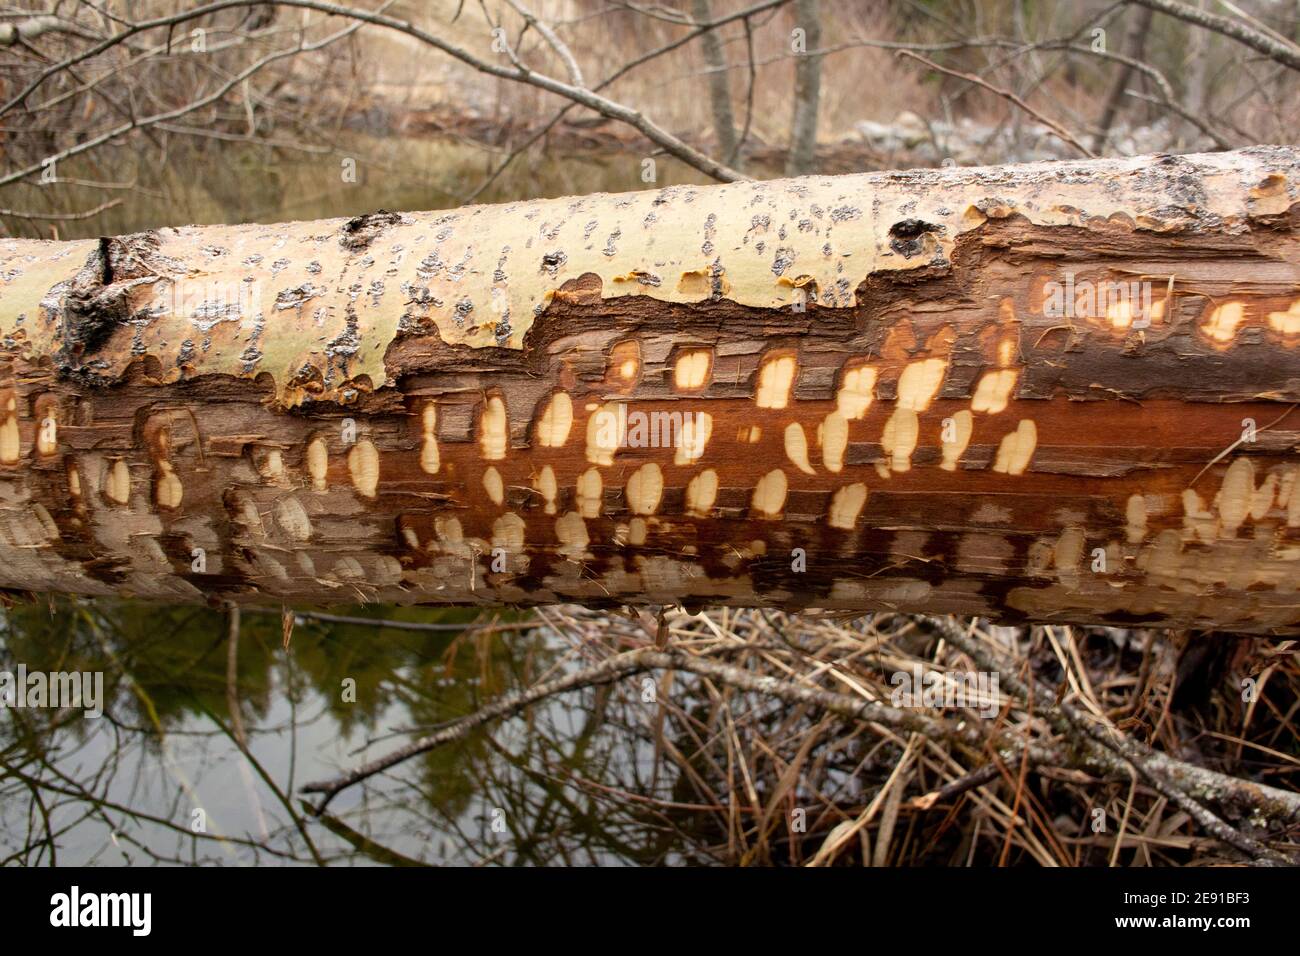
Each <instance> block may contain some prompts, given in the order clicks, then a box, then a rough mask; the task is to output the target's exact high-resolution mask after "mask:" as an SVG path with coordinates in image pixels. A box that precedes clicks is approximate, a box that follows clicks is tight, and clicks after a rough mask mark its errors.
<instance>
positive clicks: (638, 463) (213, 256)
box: [0, 147, 1300, 633]
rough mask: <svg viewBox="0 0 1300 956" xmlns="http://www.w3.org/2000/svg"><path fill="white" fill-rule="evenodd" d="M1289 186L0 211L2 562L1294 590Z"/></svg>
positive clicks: (153, 575) (335, 581)
mask: <svg viewBox="0 0 1300 956" xmlns="http://www.w3.org/2000/svg"><path fill="white" fill-rule="evenodd" d="M1297 226H1300V157H1298V156H1297V152H1296V151H1295V150H1293V149H1287V148H1265V147H1260V148H1256V149H1251V150H1245V151H1241V152H1237V153H1225V154H1214V155H1203V156H1191V157H1143V158H1139V159H1134V160H1122V161H1120V160H1106V161H1096V162H1078V163H1057V164H1045V165H1036V166H1021V167H998V168H988V169H948V170H922V171H914V172H908V173H883V174H870V175H861V176H847V177H809V178H805V179H798V180H787V181H780V182H770V183H738V184H729V185H724V186H713V187H679V188H672V189H667V190H663V191H659V192H647V193H636V194H627V195H619V196H591V197H583V198H574V199H559V200H551V201H544V202H534V203H515V204H510V205H506V206H499V207H472V208H468V209H462V210H458V211H454V212H434V213H402V214H388V213H383V214H376V215H373V216H369V217H362V218H361V219H357V220H350V221H344V220H328V221H323V222H313V223H291V224H282V225H269V226H264V225H246V226H222V227H202V228H198V227H188V228H182V229H165V230H161V231H159V232H157V233H150V234H143V235H136V236H128V237H120V238H116V239H104V240H100V241H88V242H67V243H48V242H35V241H25V240H3V241H0V335H3V347H4V366H3V368H4V377H3V380H0V586H3V587H6V588H8V589H10V590H13V591H37V592H38V591H66V592H74V593H83V594H99V595H110V594H131V595H135V596H140V597H146V598H151V599H156V600H181V601H201V600H208V601H217V600H236V601H266V600H268V599H272V600H274V599H280V600H285V601H290V602H303V603H307V602H314V603H354V602H357V601H361V600H376V601H388V602H397V603H407V602H472V603H537V602H549V601H562V600H578V601H585V602H589V603H611V604H612V603H624V602H627V603H677V602H681V603H687V604H695V603H704V602H713V601H719V602H727V603H735V604H755V603H763V604H778V605H782V606H811V607H827V608H845V609H859V608H860V609H868V608H873V607H887V608H898V609H904V610H925V611H929V612H939V613H944V612H954V613H964V614H980V615H989V616H994V617H1001V618H1006V619H1017V618H1025V617H1029V618H1034V619H1040V620H1047V621H1103V622H1114V623H1123V624H1130V623H1135V622H1151V623H1157V624H1170V625H1214V626H1221V627H1236V628H1240V629H1243V630H1249V631H1257V632H1270V631H1272V632H1279V633H1281V632H1295V631H1297V630H1300V592H1298V591H1297V586H1298V585H1300V573H1298V572H1300V457H1298V456H1297V445H1298V444H1300V409H1296V408H1294V406H1295V405H1296V403H1300V239H1298V233H1297ZM1067 276H1072V277H1073V278H1072V280H1071V281H1073V282H1075V283H1076V286H1078V284H1081V283H1084V282H1091V283H1100V282H1104V281H1109V282H1121V281H1122V282H1125V283H1127V282H1130V281H1135V282H1139V283H1142V282H1145V283H1147V286H1145V287H1144V288H1147V289H1150V290H1154V295H1153V314H1152V315H1151V317H1150V318H1151V322H1150V325H1149V326H1147V327H1139V326H1140V325H1141V323H1140V322H1135V321H1134V316H1133V315H1131V314H1130V313H1129V312H1128V311H1126V310H1125V309H1123V308H1113V307H1112V308H1111V309H1109V310H1108V311H1098V310H1093V312H1092V313H1089V312H1088V311H1087V310H1086V309H1083V310H1081V311H1080V312H1079V313H1077V314H1074V315H1069V316H1066V317H1060V316H1057V315H1053V314H1050V313H1051V310H1050V308H1046V307H1045V306H1048V305H1050V304H1051V302H1052V300H1051V297H1050V294H1051V290H1052V289H1053V286H1052V285H1051V284H1052V283H1065V282H1066V281H1067ZM801 303H805V304H802V305H801ZM602 412H605V413H608V414H609V416H611V419H610V420H612V421H614V422H618V421H621V420H623V419H622V416H626V420H627V421H628V423H629V425H631V426H632V427H633V428H634V429H635V428H636V426H637V423H638V421H639V420H640V419H639V416H641V415H642V414H645V413H660V414H661V418H663V421H660V422H658V423H657V424H661V425H662V424H663V423H664V421H667V422H668V423H669V429H670V434H669V439H670V440H669V442H668V444H669V446H670V447H662V446H651V447H612V446H607V443H606V442H605V441H604V440H603V439H602V436H601V434H600V431H601V430H600V428H599V427H598V426H599V424H600V422H601V421H602V420H603V419H601V418H600V416H601V413H602ZM665 416H666V417H665ZM674 416H675V417H674ZM686 416H689V417H690V420H691V422H692V424H693V428H694V430H692V431H688V432H687V433H686V434H685V435H684V436H683V435H677V436H676V438H677V439H678V440H676V441H673V440H672V438H673V435H672V434H671V429H672V426H673V424H674V423H676V424H680V423H681V422H682V421H683V420H684V417H686ZM1247 419H1249V420H1253V422H1254V424H1255V429H1254V434H1253V436H1252V437H1253V439H1254V440H1249V441H1243V440H1242V437H1243V433H1249V432H1250V429H1249V427H1248V425H1243V422H1244V421H1245V420H1247ZM631 437H633V438H635V437H637V435H636V433H635V432H634V434H633V435H632V436H631ZM494 549H499V551H498V553H497V554H496V555H495V556H494V553H493V552H494ZM1099 555H1100V556H1101V557H1099ZM200 558H201V560H199V559H200ZM1094 568H1096V570H1094Z"/></svg>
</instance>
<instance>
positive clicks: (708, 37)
mask: <svg viewBox="0 0 1300 956" xmlns="http://www.w3.org/2000/svg"><path fill="white" fill-rule="evenodd" d="M691 15H692V17H693V18H694V19H695V22H696V23H697V24H703V23H712V22H713V11H712V9H711V4H710V0H692V4H691ZM700 45H701V47H702V49H703V52H704V63H705V66H707V67H708V71H709V74H708V75H709V106H710V107H711V109H712V110H713V134H714V135H715V136H716V137H717V139H718V155H719V156H721V157H723V161H724V162H726V163H728V164H729V165H733V166H734V165H736V163H737V160H738V159H739V157H738V156H737V152H738V150H739V149H740V141H739V140H738V139H737V138H736V119H735V115H734V113H733V111H732V109H731V78H730V77H729V76H728V74H727V55H726V53H725V52H724V51H723V49H722V40H721V38H720V37H719V36H718V31H716V30H709V31H708V32H707V33H705V34H704V36H702V37H701V38H700Z"/></svg>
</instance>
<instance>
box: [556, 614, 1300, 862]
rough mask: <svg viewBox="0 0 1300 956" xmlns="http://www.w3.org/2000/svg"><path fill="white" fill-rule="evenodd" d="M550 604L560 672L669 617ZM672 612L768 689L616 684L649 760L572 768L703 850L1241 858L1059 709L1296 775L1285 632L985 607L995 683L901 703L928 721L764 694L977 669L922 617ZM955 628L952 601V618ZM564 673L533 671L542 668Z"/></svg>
mask: <svg viewBox="0 0 1300 956" xmlns="http://www.w3.org/2000/svg"><path fill="white" fill-rule="evenodd" d="M539 616H540V618H541V620H542V621H544V622H546V624H547V625H548V626H549V627H551V628H553V629H554V630H555V631H556V632H558V633H560V634H562V635H564V636H565V637H566V638H567V639H568V640H569V641H570V642H571V645H572V647H573V654H572V655H571V659H570V660H569V661H568V662H567V664H566V665H565V667H566V668H567V667H578V666H579V665H582V666H587V667H590V666H593V665H595V666H597V667H598V666H599V665H600V662H601V661H609V660H611V659H613V657H614V656H615V655H618V654H627V653H628V652H629V650H634V649H635V648H638V647H647V646H650V645H652V644H653V642H654V638H655V636H656V635H655V633H654V632H656V630H657V628H656V627H655V625H654V623H653V621H649V620H648V619H647V618H646V616H645V615H642V616H641V618H639V619H638V618H633V617H631V616H626V617H625V616H620V615H616V614H614V615H611V614H604V613H599V612H593V611H589V610H585V609H582V608H573V607H566V608H562V609H553V610H543V611H540V612H539ZM663 624H664V626H666V628H667V637H668V640H669V643H670V646H671V647H673V648H674V649H676V650H677V651H679V652H681V653H684V654H686V655H689V658H690V660H691V661H692V663H694V662H697V661H703V662H711V663H712V664H714V665H720V666H726V667H730V668H735V669H738V670H739V671H742V672H744V673H747V674H749V675H751V676H753V677H755V678H757V679H759V682H758V685H757V686H758V689H754V688H753V687H750V688H748V689H746V688H745V687H742V686H737V685H736V684H734V683H732V682H730V681H729V680H727V679H725V677H724V679H717V678H715V677H714V676H708V675H701V674H699V673H692V672H690V671H689V670H686V669H681V670H674V671H671V672H663V671H659V672H657V675H658V676H656V677H655V678H654V681H655V683H654V687H655V689H656V692H655V693H654V695H653V696H654V698H655V699H654V701H653V706H649V707H640V708H638V707H637V706H636V699H637V695H638V694H639V695H640V699H641V701H642V703H644V702H645V697H646V685H644V684H643V683H642V682H641V681H640V680H626V681H623V682H621V683H618V684H616V685H615V689H614V690H613V691H612V695H613V696H614V697H616V698H618V697H620V696H622V697H624V698H626V699H625V701H624V702H625V703H627V701H628V700H630V701H631V703H630V705H629V711H628V712H629V713H631V714H632V717H631V718H630V719H629V730H630V731H631V732H632V733H633V734H634V735H638V736H640V737H642V738H643V739H644V741H645V742H646V744H647V745H648V746H652V748H653V753H654V771H653V773H650V774H649V775H648V776H647V775H646V774H645V773H643V774H642V775H641V778H640V782H639V783H638V784H636V785H633V784H626V785H625V786H620V785H618V783H617V781H611V780H588V779H584V778H577V777H575V778H570V779H568V780H567V781H566V782H567V783H568V784H569V785H571V786H574V787H577V788H578V789H579V790H580V791H582V790H585V791H586V792H587V794H588V795H589V796H590V795H595V796H602V795H603V796H605V797H609V798H610V799H611V800H618V801H622V802H623V803H625V804H626V803H628V802H632V804H633V805H635V806H638V807H641V808H642V809H643V810H644V811H645V812H647V813H650V814H651V815H652V816H653V817H654V818H655V820H656V822H657V823H658V824H659V825H661V826H664V827H668V828H671V829H672V830H673V831H674V832H676V833H677V834H678V835H679V837H680V838H681V839H682V840H684V841H686V842H688V843H690V844H691V845H693V846H694V848H695V852H696V853H697V854H698V858H700V859H708V860H712V861H715V862H725V863H732V864H755V865H762V864H778V865H784V864H794V865H834V864H867V863H871V864H875V865H891V866H915V865H934V864H940V865H977V866H978V865H994V864H1002V865H1015V864H1027V865H1039V866H1105V865H1121V866H1160V865H1177V866H1196V865H1210V864H1226V863H1236V862H1240V861H1242V860H1243V856H1242V854H1240V853H1238V852H1236V851H1235V850H1233V849H1231V848H1230V847H1228V846H1227V845H1226V844H1225V843H1224V842H1222V841H1221V840H1219V839H1215V838H1214V837H1212V836H1210V835H1209V834H1207V832H1206V831H1205V829H1204V828H1203V827H1201V826H1200V825H1198V823H1197V822H1196V821H1195V820H1194V819H1193V818H1192V817H1191V816H1189V814H1188V813H1187V812H1186V811H1185V810H1184V809H1182V808H1180V807H1179V806H1176V805H1174V804H1172V803H1171V801H1170V800H1169V799H1168V798H1167V797H1166V796H1165V795H1162V794H1161V793H1160V792H1157V790H1156V789H1154V788H1153V787H1152V786H1150V785H1149V783H1148V782H1147V781H1146V780H1144V779H1142V778H1140V777H1138V776H1136V775H1134V774H1132V773H1123V772H1120V773H1115V772H1110V773H1107V772H1099V771H1098V770H1097V769H1096V768H1095V766H1089V765H1088V761H1086V760H1082V759H1080V754H1081V752H1082V749H1083V748H1084V742H1083V740H1082V738H1081V737H1077V736H1073V735H1071V734H1069V733H1067V734H1066V735H1065V736H1062V735H1061V733H1060V730H1059V728H1058V727H1054V726H1053V723H1052V720H1053V718H1054V717H1056V716H1058V715H1059V714H1060V709H1061V707H1062V706H1065V707H1071V706H1072V707H1074V708H1075V709H1077V710H1079V711H1082V712H1084V713H1085V714H1086V715H1088V718H1089V719H1090V720H1093V721H1095V722H1097V723H1099V724H1102V725H1104V726H1108V727H1110V728H1113V729H1114V730H1116V731H1119V732H1121V733H1122V734H1124V735H1126V736H1127V737H1128V738H1129V739H1130V740H1132V741H1136V742H1139V743H1141V744H1149V745H1150V746H1151V747H1152V748H1153V749H1154V750H1156V751H1158V752H1161V753H1163V754H1166V755H1168V756H1170V757H1173V758H1175V759H1177V760H1178V761H1182V762H1185V763H1186V764H1190V765H1192V766H1196V767H1203V768H1206V769H1209V770H1212V771H1218V772H1221V773H1223V774H1226V775H1228V776H1231V777H1235V778H1239V779H1241V780H1244V781H1250V782H1253V783H1264V784H1268V785H1270V786H1271V787H1274V788H1277V789H1279V790H1281V791H1286V792H1288V793H1291V794H1295V793H1296V791H1297V784H1298V783H1300V757H1298V754H1300V747H1298V746H1297V744H1298V738H1297V726H1296V713H1297V710H1298V709H1300V653H1297V651H1296V648H1295V642H1292V641H1286V642H1281V643H1276V644H1274V643H1269V642H1266V641H1252V640H1247V639H1243V638H1238V637H1235V636H1233V635H1228V634H1196V635H1192V634H1175V633H1167V632H1159V631H1128V630H1118V629H1112V628H1080V627H1069V626H1057V627H1046V626H1033V627H1017V628H1010V627H989V626H985V625H980V624H975V625H973V626H971V629H970V631H969V633H970V635H971V637H972V638H974V639H975V640H976V641H978V642H979V643H980V645H981V646H982V647H984V648H986V649H988V650H989V651H991V652H994V653H997V654H999V655H1003V656H1004V658H1005V660H1006V662H1007V670H1005V671H1004V672H1003V674H1002V678H1003V679H1002V681H1001V686H1000V690H999V692H995V693H993V694H991V695H988V694H986V695H984V696H982V697H980V698H979V699H977V700H974V701H971V700H966V701H960V700H959V701H957V703H965V704H966V706H962V707H938V708H934V707H921V708H916V709H912V708H903V710H904V711H906V712H907V713H908V714H909V715H912V716H915V717H918V718H920V719H921V720H923V721H928V722H929V723H928V724H927V726H928V727H929V728H930V730H929V732H927V731H926V730H925V729H924V728H921V729H908V728H907V727H905V726H902V725H900V724H899V723H898V721H897V720H896V719H894V718H892V717H891V718H889V719H881V720H868V719H846V718H845V717H844V716H843V715H842V714H836V713H833V712H830V711H828V710H827V709H826V708H824V707H820V706H817V705H816V704H815V703H798V702H794V700H793V698H791V697H790V696H789V695H787V696H786V699H784V700H783V699H781V698H780V697H777V696H773V694H772V692H771V688H773V687H775V686H777V685H780V686H782V687H792V688H805V689H817V690H819V691H824V692H828V693H830V694H833V695H837V697H836V699H837V700H838V699H841V698H850V699H852V700H854V701H857V702H872V701H874V702H879V703H880V704H882V705H888V704H889V703H890V701H891V697H892V696H894V695H895V694H896V691H897V689H898V687H897V685H898V683H899V680H900V678H899V677H897V676H896V675H900V674H910V673H913V672H914V669H919V670H920V671H921V672H923V673H927V674H928V673H934V674H941V675H946V676H945V678H944V679H945V680H946V681H947V682H948V683H949V684H950V686H951V685H952V681H953V680H954V679H957V680H960V679H961V675H963V674H966V673H970V672H978V671H980V669H981V668H980V665H979V664H977V663H975V662H972V660H971V659H970V658H968V657H967V656H965V654H963V653H962V652H961V651H959V650H958V649H957V648H955V647H954V646H953V645H952V643H950V642H949V641H948V640H946V639H945V638H944V636H943V630H942V629H939V630H936V629H935V628H934V627H933V626H932V624H931V622H929V621H928V620H927V619H919V618H912V617H907V616H902V615H891V614H883V615H875V616H868V617H862V618H858V619H856V620H844V619H836V618H834V617H823V616H813V615H786V614H782V613H780V612H770V611H762V610H733V609H725V608H723V609H713V610H710V611H707V612H704V613H701V614H698V615H688V614H686V613H683V612H680V611H676V610H674V611H669V612H668V613H667V614H666V616H665V617H664V618H663ZM956 625H958V622H955V621H953V620H952V619H949V620H948V622H947V625H946V626H947V627H953V626H956ZM966 627H967V624H965V623H962V624H960V629H964V628H966ZM659 636H662V635H659ZM715 669H716V668H715ZM985 673H986V674H987V673H988V672H987V671H985ZM1015 675H1019V679H1020V680H1022V681H1027V680H1028V679H1029V678H1030V677H1031V676H1032V677H1034V678H1037V679H1038V680H1039V681H1041V682H1043V684H1045V685H1047V686H1049V687H1050V688H1053V689H1054V690H1053V693H1054V694H1055V699H1051V700H1047V699H1042V698H1039V699H1034V700H1026V699H1022V698H1017V697H1016V695H1014V694H1011V693H1008V687H1007V685H1008V681H1014V680H1015V679H1016V676H1015ZM555 677H556V673H555V672H551V673H548V674H546V675H542V676H541V677H540V678H539V683H541V682H544V681H547V680H551V679H554V678H555ZM1039 686H1040V687H1041V686H1042V685H1041V684H1040V685H1039ZM1244 688H1253V689H1254V691H1255V693H1254V694H1253V695H1250V694H1245V693H1244V690H1243V689H1244ZM1031 696H1032V695H1031ZM1243 697H1253V699H1251V700H1245V699H1243ZM603 706H608V707H613V706H614V705H613V704H608V705H603ZM638 714H639V719H638V717H637V715H638ZM1044 751H1046V752H1050V753H1048V756H1047V757H1046V758H1044V756H1043V752H1044ZM1189 792H1192V793H1193V794H1194V796H1195V799H1196V800H1197V802H1198V803H1199V804H1200V805H1201V806H1203V807H1206V808H1208V809H1210V810H1211V811H1212V812H1213V813H1214V814H1216V815H1217V816H1219V817H1220V819H1221V820H1222V821H1223V822H1224V823H1225V824H1226V825H1227V826H1228V827H1229V828H1230V829H1232V830H1234V831H1235V832H1237V833H1238V834H1241V835H1243V836H1247V837H1248V838H1253V839H1258V840H1260V841H1261V842H1264V843H1267V844H1269V845H1270V846H1271V847H1272V848H1274V849H1275V850H1278V851H1281V852H1282V853H1283V854H1293V853H1294V852H1295V851H1296V850H1297V849H1300V844H1298V843H1297V837H1300V818H1297V817H1296V816H1295V815H1294V814H1292V815H1291V816H1290V818H1289V819H1283V818H1282V817H1285V816H1286V814H1280V815H1277V814H1275V815H1274V818H1273V819H1269V813H1268V812H1267V811H1262V810H1260V809H1259V808H1258V807H1255V808H1252V807H1248V806H1245V805H1243V804H1240V803H1234V801H1233V800H1232V799H1231V798H1230V797H1229V796H1228V795H1227V792H1226V791H1225V790H1223V789H1221V788H1218V789H1216V788H1190V790H1189Z"/></svg>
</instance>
